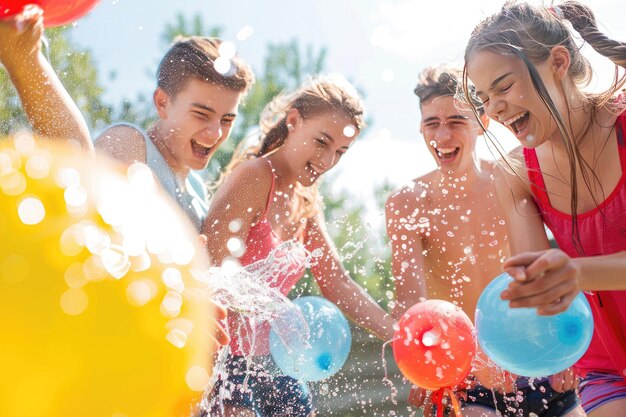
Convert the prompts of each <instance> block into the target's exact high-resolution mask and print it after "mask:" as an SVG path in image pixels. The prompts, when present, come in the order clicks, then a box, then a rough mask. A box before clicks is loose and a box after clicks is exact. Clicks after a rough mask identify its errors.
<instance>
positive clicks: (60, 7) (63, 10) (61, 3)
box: [0, 0, 100, 27]
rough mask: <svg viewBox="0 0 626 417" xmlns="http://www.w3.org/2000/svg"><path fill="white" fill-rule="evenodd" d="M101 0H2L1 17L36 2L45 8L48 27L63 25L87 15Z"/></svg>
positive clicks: (44, 19) (0, 4)
mask: <svg viewBox="0 0 626 417" xmlns="http://www.w3.org/2000/svg"><path fill="white" fill-rule="evenodd" d="M99 1H100V0H0V19H3V18H5V17H9V16H12V15H15V14H18V13H20V12H21V11H22V10H23V9H24V6H26V5H28V4H36V5H37V6H39V7H41V9H42V10H43V22H44V25H45V26H46V27H54V26H62V25H66V24H68V23H72V22H73V21H75V20H77V19H79V18H81V17H83V16H84V15H86V14H87V13H88V12H89V11H90V10H91V9H92V8H93V7H94V6H95V5H96V4H97V3H98V2H99Z"/></svg>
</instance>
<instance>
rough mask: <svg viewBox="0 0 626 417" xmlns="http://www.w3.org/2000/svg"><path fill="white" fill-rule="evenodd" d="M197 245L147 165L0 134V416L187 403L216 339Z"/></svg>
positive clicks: (121, 413)
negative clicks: (198, 272)
mask: <svg viewBox="0 0 626 417" xmlns="http://www.w3.org/2000/svg"><path fill="white" fill-rule="evenodd" d="M202 254H203V250H202V248H200V247H199V246H197V238H196V235H195V232H194V230H193V228H192V226H191V224H190V223H189V222H188V221H187V218H186V217H185V216H184V214H183V213H182V211H179V209H178V207H176V206H175V204H173V203H172V202H170V201H169V197H167V196H166V195H165V194H162V192H161V191H159V190H158V189H157V187H156V185H155V182H154V180H153V177H152V175H151V173H150V171H149V169H148V168H147V167H145V166H143V165H133V166H132V167H130V168H129V169H128V170H126V169H125V168H124V169H120V167H118V166H117V165H113V164H112V163H111V162H108V161H104V160H99V159H97V158H90V157H88V156H86V155H84V154H78V153H77V152H76V151H74V150H72V149H70V148H68V147H63V146H58V145H57V146H53V145H51V144H50V145H47V144H43V143H41V142H36V140H34V139H33V138H32V137H31V136H29V135H27V134H22V135H18V136H16V137H15V138H13V139H6V140H0V318H1V320H0V416H15V417H17V416H20V417H44V416H45V417H87V416H89V417H135V416H137V417H139V416H140V417H152V416H167V417H177V416H188V415H189V412H190V408H191V402H192V399H197V397H198V396H199V393H200V392H201V391H202V390H203V388H204V387H205V385H206V383H207V382H208V379H209V376H210V374H211V372H212V368H211V357H212V353H213V352H214V350H213V349H214V346H212V344H211V342H210V333H211V330H212V328H211V324H210V323H211V322H210V320H211V317H212V315H213V313H214V311H213V310H212V307H210V306H209V304H208V303H207V297H208V295H209V294H208V288H207V286H206V285H205V284H204V283H203V282H201V281H199V280H196V279H195V278H194V277H193V276H192V274H191V271H192V270H193V269H194V268H202V267H205V266H206V265H207V263H206V262H207V261H206V259H205V258H204V257H203V256H202Z"/></svg>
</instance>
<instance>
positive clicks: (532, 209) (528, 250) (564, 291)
mask: <svg viewBox="0 0 626 417" xmlns="http://www.w3.org/2000/svg"><path fill="white" fill-rule="evenodd" d="M496 180H497V181H498V198H499V200H500V204H501V205H502V207H503V208H504V211H505V214H506V216H507V218H506V221H507V225H508V226H509V236H510V244H511V253H512V255H513V256H511V257H510V258H509V259H507V260H506V261H505V262H504V264H503V268H504V269H505V271H507V272H509V273H510V274H511V275H512V276H513V277H514V278H515V279H516V281H515V282H514V283H512V284H511V286H510V287H509V289H508V290H506V291H504V292H503V293H502V298H503V299H505V300H509V302H510V306H511V307H536V308H537V313H538V314H541V315H553V314H558V313H561V312H563V311H565V310H566V309H567V307H568V306H569V305H570V303H571V302H572V300H573V299H574V298H575V297H576V295H577V294H578V292H579V291H581V290H591V291H593V290H596V291H597V290H626V280H625V279H624V272H625V271H626V253H624V252H621V253H616V254H613V255H605V256H593V257H582V258H574V259H573V258H570V257H569V256H568V255H567V254H565V253H564V252H563V251H561V250H559V249H550V248H549V242H548V241H547V237H546V234H545V232H544V229H543V223H542V222H541V219H540V217H539V215H538V213H539V210H538V208H537V206H536V205H535V204H534V202H533V200H532V196H531V195H530V191H529V190H528V187H527V186H526V185H524V184H522V182H521V181H520V180H518V179H517V180H514V179H512V175H511V174H506V173H505V174H504V175H498V176H497V178H496Z"/></svg>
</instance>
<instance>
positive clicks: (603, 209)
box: [524, 111, 626, 379]
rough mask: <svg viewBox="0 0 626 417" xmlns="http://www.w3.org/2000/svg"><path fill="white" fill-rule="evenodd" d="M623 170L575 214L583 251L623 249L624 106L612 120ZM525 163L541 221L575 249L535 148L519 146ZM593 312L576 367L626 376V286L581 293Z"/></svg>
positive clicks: (568, 217) (559, 241)
mask: <svg viewBox="0 0 626 417" xmlns="http://www.w3.org/2000/svg"><path fill="white" fill-rule="evenodd" d="M615 129H616V134H617V142H618V149H619V157H620V164H621V168H622V176H621V177H620V179H619V182H618V183H617V186H616V187H615V189H614V190H613V192H612V193H611V194H610V195H609V196H608V197H607V198H606V200H604V201H603V202H602V203H600V204H599V205H598V206H597V207H596V208H594V209H593V210H590V211H588V212H586V213H580V214H578V231H579V235H580V242H581V245H582V247H583V250H584V256H598V255H609V254H613V253H616V252H620V251H624V250H626V185H625V184H624V182H625V181H626V143H625V137H624V134H625V132H626V111H624V112H623V113H622V114H620V115H619V116H618V118H617V121H616V123H615ZM524 158H525V160H526V169H527V172H528V178H529V179H530V182H531V190H532V193H533V199H534V200H535V202H536V204H537V206H538V207H539V210H540V212H541V217H542V219H543V222H544V223H545V225H546V226H547V227H548V228H549V229H550V230H551V231H552V233H553V235H554V239H555V240H556V242H557V244H558V245H559V248H560V249H561V250H562V251H563V252H565V253H567V254H568V255H569V256H570V257H572V258H576V257H579V256H581V255H579V253H578V251H577V250H576V249H575V247H574V244H573V240H572V216H571V215H570V214H567V213H563V212H561V211H558V210H556V209H555V208H553V207H552V206H551V205H550V199H549V196H548V193H547V192H546V186H545V182H544V180H543V176H542V174H541V168H540V166H539V160H538V159H537V153H536V152H535V150H534V149H526V148H525V149H524ZM585 295H586V297H587V300H588V301H589V304H590V305H591V310H592V311H593V318H594V334H593V338H592V340H591V345H590V346H589V349H588V350H587V352H586V353H585V355H584V356H583V357H582V358H581V359H580V360H579V361H578V362H577V364H576V366H577V368H579V369H580V371H582V373H583V374H584V373H586V372H589V371H599V372H608V373H614V374H618V375H620V376H622V377H623V378H624V379H626V375H625V372H626V291H594V292H593V293H591V294H585Z"/></svg>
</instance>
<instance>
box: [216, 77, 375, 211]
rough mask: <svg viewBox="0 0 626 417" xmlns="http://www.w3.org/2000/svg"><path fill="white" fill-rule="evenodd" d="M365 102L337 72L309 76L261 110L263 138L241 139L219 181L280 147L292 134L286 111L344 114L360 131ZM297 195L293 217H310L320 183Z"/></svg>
mask: <svg viewBox="0 0 626 417" xmlns="http://www.w3.org/2000/svg"><path fill="white" fill-rule="evenodd" d="M364 107H365V106H364V104H363V100H362V98H361V96H360V95H359V93H358V92H357V90H356V88H354V86H353V85H352V84H350V83H349V82H348V81H347V80H346V79H345V78H343V77H342V76H340V75H337V74H329V75H317V76H314V77H312V78H310V79H309V81H308V82H306V83H304V84H303V85H302V86H300V88H298V89H297V90H296V91H294V92H292V93H281V94H279V95H278V96H276V97H275V98H274V99H273V100H272V101H271V102H270V103H269V104H267V106H265V108H264V109H263V112H262V113H261V120H260V123H259V124H260V129H261V132H260V137H259V140H258V141H257V143H255V144H250V143H249V141H244V142H242V143H241V144H240V145H239V146H238V147H237V149H236V150H235V153H234V154H233V157H232V159H231V161H230V163H229V164H228V166H227V167H226V169H225V170H224V173H223V174H222V176H221V178H220V182H221V181H222V179H223V178H225V177H226V176H227V175H228V174H229V173H230V172H232V170H233V169H234V168H235V167H236V166H237V165H239V164H240V163H241V162H242V161H244V160H246V159H251V158H258V157H261V156H264V155H267V154H270V153H272V152H273V151H275V150H276V149H278V148H280V147H281V146H282V145H283V144H284V143H285V139H286V138H287V136H288V134H289V129H288V128H287V114H288V113H289V112H290V111H291V110H292V109H296V110H298V112H299V114H300V116H301V117H302V118H303V119H308V118H311V117H316V116H320V115H324V114H330V113H337V112H339V113H342V114H344V115H346V116H347V117H348V118H349V119H350V120H351V121H352V124H353V125H354V127H355V128H356V130H357V132H358V131H360V130H362V129H363V128H364V127H365V121H364ZM295 195H296V196H297V198H298V204H297V209H296V210H295V213H294V218H298V219H302V218H311V217H313V216H314V215H315V214H316V213H317V211H318V209H319V207H320V198H319V193H318V187H317V184H315V185H312V186H310V187H304V186H302V185H300V183H297V184H296V187H295Z"/></svg>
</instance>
